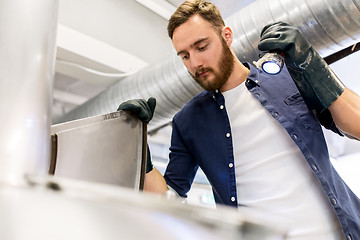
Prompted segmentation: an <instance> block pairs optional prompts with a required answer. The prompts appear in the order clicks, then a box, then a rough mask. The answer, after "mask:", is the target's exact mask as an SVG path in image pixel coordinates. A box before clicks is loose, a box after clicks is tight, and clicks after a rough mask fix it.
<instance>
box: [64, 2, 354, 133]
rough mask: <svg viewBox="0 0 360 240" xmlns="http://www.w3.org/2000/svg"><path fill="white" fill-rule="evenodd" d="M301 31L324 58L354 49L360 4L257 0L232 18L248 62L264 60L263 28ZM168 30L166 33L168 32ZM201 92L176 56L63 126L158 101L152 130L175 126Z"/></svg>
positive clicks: (148, 69) (112, 90) (101, 96)
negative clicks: (277, 25)
mask: <svg viewBox="0 0 360 240" xmlns="http://www.w3.org/2000/svg"><path fill="white" fill-rule="evenodd" d="M280 20H281V21H285V22H289V23H291V24H293V25H296V26H298V27H299V29H300V30H301V31H302V32H303V34H304V35H305V36H306V37H307V39H308V40H309V41H310V42H311V43H312V45H313V46H314V48H315V49H316V50H317V51H318V52H319V53H320V55H321V56H323V57H326V56H328V55H330V54H332V53H335V52H337V51H339V50H341V49H344V48H346V47H349V46H351V45H353V44H355V43H357V42H359V39H360V0H296V1H295V0H257V1H256V2H254V3H252V4H251V5H249V6H247V7H246V8H243V9H242V10H240V11H239V12H238V13H236V14H234V15H233V16H231V17H229V18H228V19H226V23H227V25H228V26H230V27H231V28H232V29H233V32H234V41H233V44H232V47H233V49H234V51H235V53H236V55H237V56H238V58H239V59H240V60H241V61H242V62H252V61H253V60H257V59H258V55H259V52H258V50H257V44H258V41H259V35H260V31H261V29H262V28H263V27H264V26H265V25H266V24H268V23H271V22H274V21H280ZM164 31H165V29H164ZM200 91H201V88H200V87H199V86H198V85H197V84H196V83H195V82H194V80H193V79H192V78H191V76H190V75H189V73H188V72H187V70H186V68H185V67H184V66H183V64H182V62H181V60H180V59H178V57H177V56H176V55H175V53H174V54H172V55H170V56H169V57H168V58H166V59H165V60H164V61H162V62H160V63H158V64H156V65H150V66H148V67H146V68H145V69H143V70H140V71H139V72H138V73H136V74H134V75H131V76H129V77H127V78H124V79H123V80H121V81H119V82H117V83H116V84H114V85H113V86H111V87H109V88H108V89H106V90H105V91H103V92H102V93H100V94H99V95H98V96H95V97H94V98H92V99H90V100H89V101H88V102H86V103H85V104H83V105H81V106H79V107H77V108H76V109H74V110H73V111H71V112H70V113H68V114H66V115H65V116H64V117H63V118H62V119H59V120H58V121H57V122H64V121H70V120H74V119H79V118H84V117H87V116H92V115H99V114H104V113H108V112H112V111H115V110H116V109H117V107H118V105H119V104H120V103H121V102H123V101H126V100H128V99H134V98H145V99H147V98H149V97H150V96H154V97H155V98H156V99H157V107H156V110H155V115H154V118H153V120H152V121H151V123H150V124H149V127H148V129H149V131H151V130H154V129H157V128H159V127H161V126H163V125H165V124H167V123H169V122H170V121H171V119H172V117H173V115H174V114H175V113H176V112H178V111H179V110H180V109H181V107H182V106H183V105H184V104H185V103H186V102H188V101H189V100H190V99H191V98H192V97H193V96H194V95H196V94H197V93H199V92H200Z"/></svg>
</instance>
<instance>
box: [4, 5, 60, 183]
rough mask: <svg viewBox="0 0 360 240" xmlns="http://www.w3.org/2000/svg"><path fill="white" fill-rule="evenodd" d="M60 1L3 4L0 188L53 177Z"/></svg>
mask: <svg viewBox="0 0 360 240" xmlns="http://www.w3.org/2000/svg"><path fill="white" fill-rule="evenodd" d="M57 9H58V1H57V0H34V1H27V0H1V1H0V118H1V124H0V182H2V183H8V184H11V185H21V184H23V183H24V182H23V179H24V178H23V176H24V174H25V173H31V174H36V175H38V174H44V175H45V174H47V170H48V167H49V166H48V159H49V155H50V151H49V149H50V147H49V145H50V141H49V138H50V123H51V111H50V108H51V99H52V91H51V90H52V84H53V76H54V65H55V39H56V28H57Z"/></svg>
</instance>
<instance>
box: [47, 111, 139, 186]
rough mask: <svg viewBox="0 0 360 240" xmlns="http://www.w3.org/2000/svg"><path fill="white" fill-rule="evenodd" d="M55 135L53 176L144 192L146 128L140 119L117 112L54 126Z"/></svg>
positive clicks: (51, 170) (52, 162)
mask: <svg viewBox="0 0 360 240" xmlns="http://www.w3.org/2000/svg"><path fill="white" fill-rule="evenodd" d="M51 134H52V154H51V155H52V160H51V164H50V169H49V173H50V174H54V175H55V176H59V177H66V178H73V179H78V180H85V181H92V182H99V183H106V184H113V185H118V186H122V187H129V188H134V189H142V188H143V183H144V176H145V173H144V172H145V161H144V159H146V158H145V154H146V151H144V149H145V150H146V126H145V125H144V124H143V123H142V122H140V121H139V120H138V119H136V118H134V117H132V116H130V115H129V114H127V113H126V112H123V111H120V112H114V113H109V114H105V115H101V116H95V117H90V118H85V119H80V120H76V121H71V122H66V123H62V124H57V125H53V126H52V127H51ZM144 146H145V148H144Z"/></svg>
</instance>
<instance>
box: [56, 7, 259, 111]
mask: <svg viewBox="0 0 360 240" xmlns="http://www.w3.org/2000/svg"><path fill="white" fill-rule="evenodd" d="M252 1H253V0H243V1H237V0H230V1H229V0H228V1H221V0H215V1H212V2H214V3H215V4H216V5H217V6H218V7H219V9H220V11H221V12H222V14H223V16H224V18H227V17H228V16H230V15H231V14H232V13H234V12H236V11H238V10H240V9H241V8H242V7H244V6H246V5H248V4H249V3H251V2H252ZM182 2H183V1H182V0H90V1H89V0H87V1H85V0H77V1H71V0H60V1H59V15H58V20H59V24H58V32H57V57H56V66H55V70H56V74H55V80H54V91H53V109H52V114H53V118H56V117H58V116H61V115H63V114H65V113H67V112H68V111H70V110H71V109H73V108H75V107H76V106H78V105H81V104H83V103H84V102H86V101H87V100H88V99H90V98H91V97H93V96H95V95H97V94H98V93H100V92H101V91H103V90H104V89H105V88H107V87H109V86H110V85H111V84H113V83H114V82H116V81H119V80H121V79H122V78H123V77H124V76H127V75H129V74H131V73H133V72H136V71H137V70H139V69H141V68H143V67H145V66H146V65H148V64H151V63H154V62H157V61H160V60H161V59H163V58H165V57H166V56H168V55H169V52H171V51H173V47H172V44H171V41H170V40H169V38H168V36H167V32H166V26H167V20H168V18H169V16H171V14H172V13H173V12H174V11H175V9H176V8H177V7H178V6H179V5H180V4H181V3H182ZM114 110H115V109H114Z"/></svg>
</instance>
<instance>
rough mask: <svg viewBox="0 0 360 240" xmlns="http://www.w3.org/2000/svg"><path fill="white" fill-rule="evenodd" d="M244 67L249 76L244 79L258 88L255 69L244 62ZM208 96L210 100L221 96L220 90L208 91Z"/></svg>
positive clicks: (257, 77) (257, 74) (257, 75)
mask: <svg viewBox="0 0 360 240" xmlns="http://www.w3.org/2000/svg"><path fill="white" fill-rule="evenodd" d="M243 64H244V66H245V67H247V68H248V69H249V70H250V74H249V76H248V78H247V79H246V81H247V82H248V83H253V84H256V85H258V86H260V85H259V81H258V79H259V71H258V69H257V68H255V67H254V66H253V65H251V64H250V63H248V62H245V63H243ZM209 94H210V96H211V97H212V98H214V99H215V98H216V97H217V96H218V95H219V94H221V91H220V89H216V90H213V91H209Z"/></svg>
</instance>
